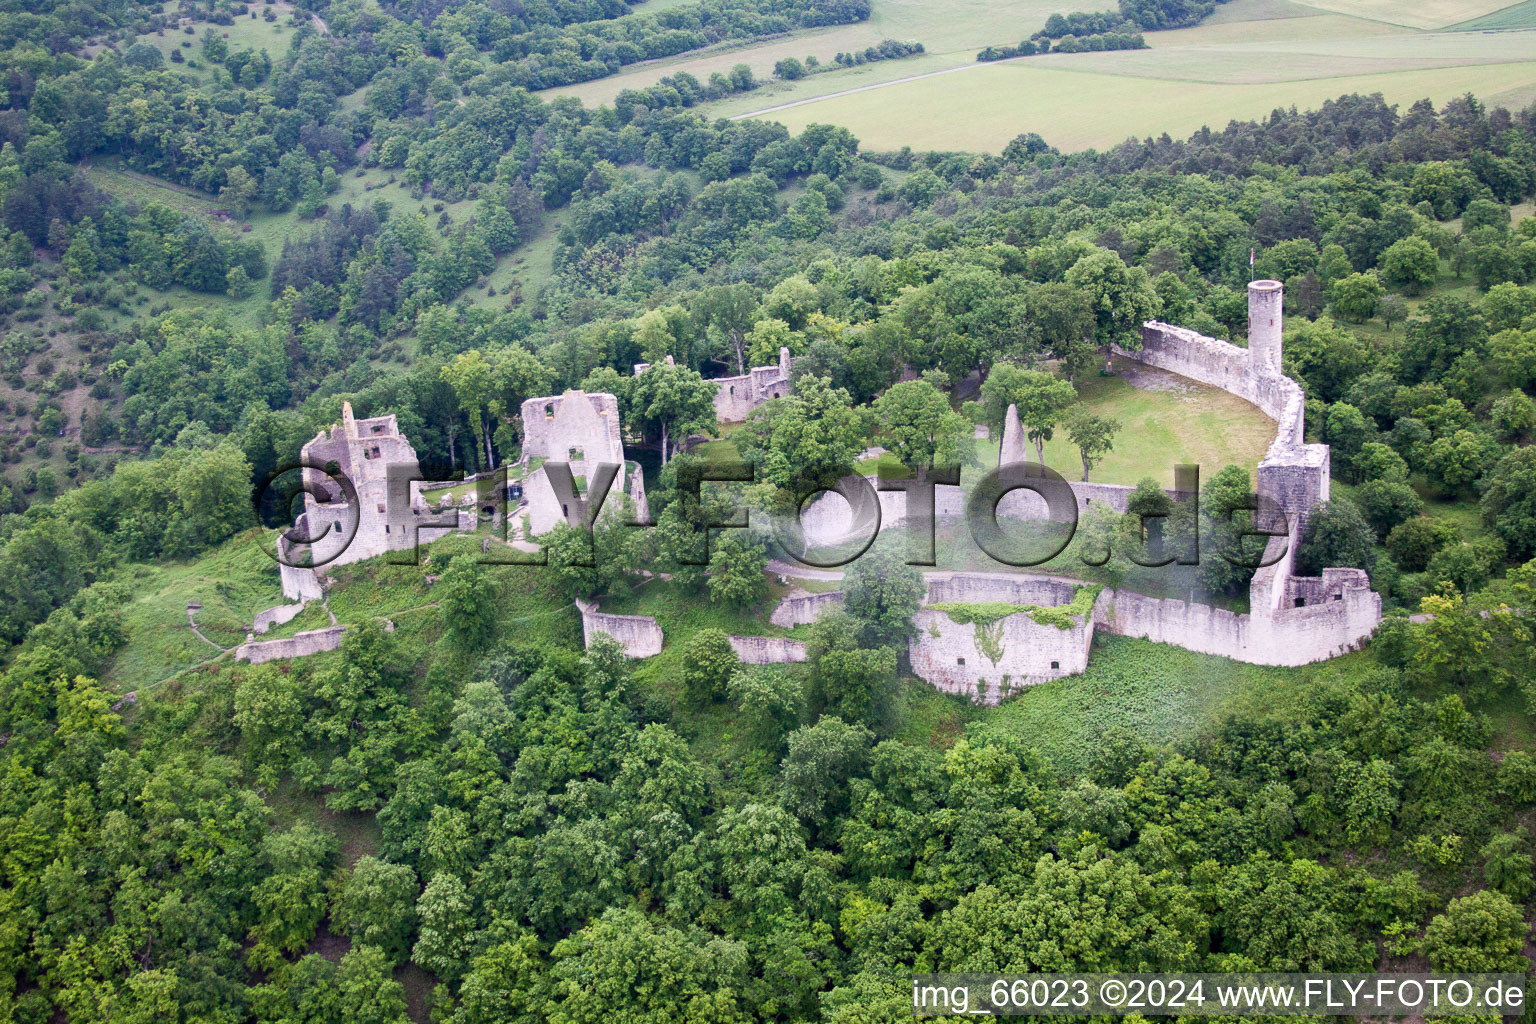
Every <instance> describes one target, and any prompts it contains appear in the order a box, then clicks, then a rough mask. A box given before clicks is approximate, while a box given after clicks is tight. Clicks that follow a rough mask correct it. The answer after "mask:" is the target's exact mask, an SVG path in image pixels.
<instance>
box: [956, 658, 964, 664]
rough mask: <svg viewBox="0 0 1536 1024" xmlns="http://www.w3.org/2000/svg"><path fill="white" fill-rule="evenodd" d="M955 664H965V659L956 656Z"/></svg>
mask: <svg viewBox="0 0 1536 1024" xmlns="http://www.w3.org/2000/svg"><path fill="white" fill-rule="evenodd" d="M955 664H956V665H964V664H965V659H964V658H956V659H955Z"/></svg>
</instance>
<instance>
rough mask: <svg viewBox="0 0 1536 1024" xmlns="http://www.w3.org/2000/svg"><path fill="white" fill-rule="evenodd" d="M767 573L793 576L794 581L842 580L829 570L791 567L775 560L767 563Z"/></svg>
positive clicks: (840, 576) (840, 574)
mask: <svg viewBox="0 0 1536 1024" xmlns="http://www.w3.org/2000/svg"><path fill="white" fill-rule="evenodd" d="M768 571H769V572H773V573H778V574H779V575H780V576H793V577H795V578H796V579H802V580H840V579H842V578H843V574H842V573H841V572H835V571H832V570H829V569H811V568H808V567H806V566H803V565H791V564H789V563H788V562H781V561H779V560H778V559H777V558H775V559H772V560H771V561H769V563H768Z"/></svg>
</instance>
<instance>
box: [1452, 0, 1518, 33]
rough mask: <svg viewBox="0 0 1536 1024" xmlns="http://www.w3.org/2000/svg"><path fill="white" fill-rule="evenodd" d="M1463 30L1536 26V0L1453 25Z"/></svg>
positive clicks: (1502, 29)
mask: <svg viewBox="0 0 1536 1024" xmlns="http://www.w3.org/2000/svg"><path fill="white" fill-rule="evenodd" d="M1451 27H1452V28H1454V29H1456V30H1458V31H1461V32H1502V31H1508V30H1510V29H1521V28H1536V0H1525V2H1524V3H1518V4H1515V5H1514V6H1513V7H1506V8H1504V9H1503V10H1501V11H1494V12H1493V13H1492V14H1485V15H1483V16H1482V17H1481V18H1473V19H1472V20H1471V21H1463V22H1461V23H1460V24H1457V25H1453V26H1451Z"/></svg>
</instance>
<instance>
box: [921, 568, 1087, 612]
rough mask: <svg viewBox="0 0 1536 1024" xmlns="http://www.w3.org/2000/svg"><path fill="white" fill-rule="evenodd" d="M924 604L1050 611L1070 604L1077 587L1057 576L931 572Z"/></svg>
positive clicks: (926, 576) (1074, 583) (924, 580)
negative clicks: (1026, 606)
mask: <svg viewBox="0 0 1536 1024" xmlns="http://www.w3.org/2000/svg"><path fill="white" fill-rule="evenodd" d="M923 582H925V583H927V584H928V596H927V599H926V601H925V602H924V603H925V604H946V603H949V602H959V603H962V604H987V603H991V602H997V603H1000V604H1033V605H1039V606H1040V607H1042V608H1050V607H1054V606H1056V605H1059V604H1071V603H1072V599H1073V598H1074V597H1076V596H1077V587H1078V584H1077V582H1076V581H1074V580H1066V579H1062V578H1060V577H1057V576H1031V575H1027V574H1024V573H1008V572H930V573H925V574H924V576H923Z"/></svg>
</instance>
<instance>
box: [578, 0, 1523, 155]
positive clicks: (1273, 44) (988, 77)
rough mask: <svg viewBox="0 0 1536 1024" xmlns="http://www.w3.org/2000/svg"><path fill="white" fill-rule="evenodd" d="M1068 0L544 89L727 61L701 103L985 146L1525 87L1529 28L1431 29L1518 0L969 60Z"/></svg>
mask: <svg viewBox="0 0 1536 1024" xmlns="http://www.w3.org/2000/svg"><path fill="white" fill-rule="evenodd" d="M1080 6H1081V5H1074V4H1070V3H1066V4H1051V3H1040V2H1035V0H1021V2H1010V3H1004V4H1001V5H987V4H983V3H977V2H973V0H967V2H962V3H954V4H944V5H938V4H931V3H926V4H925V3H922V2H920V0H875V5H874V13H873V14H872V16H871V18H870V20H869V21H867V22H864V23H862V24H858V25H847V26H839V27H836V28H828V29H815V30H808V31H804V32H796V33H792V34H790V35H788V36H783V37H779V38H776V39H771V40H765V41H762V42H759V43H756V44H753V45H747V46H729V47H719V48H714V49H711V50H708V51H703V52H697V53H694V54H691V55H683V56H680V57H676V58H670V59H666V60H660V61H651V62H647V63H644V64H637V65H633V66H631V67H629V68H627V69H626V70H625V71H624V72H623V73H621V74H618V75H614V76H611V77H609V78H604V79H600V80H598V81H594V82H585V83H582V84H579V85H574V86H569V87H565V88H561V89H556V90H552V93H555V94H560V95H570V96H576V97H579V98H580V99H581V100H582V101H583V102H586V103H588V104H595V103H605V102H610V101H611V100H612V99H613V98H614V96H616V95H617V94H618V93H619V92H620V91H621V90H622V89H626V88H636V87H643V86H647V85H651V84H654V83H655V82H656V81H657V80H658V79H660V78H662V77H664V76H666V75H670V74H673V73H675V72H677V71H687V72H689V73H690V74H693V75H696V76H697V77H699V78H700V79H705V78H708V76H709V75H710V74H711V73H712V72H715V71H724V70H727V69H729V68H730V67H731V66H732V65H733V64H736V63H743V62H744V63H746V64H748V65H749V66H750V67H751V68H752V70H753V72H754V74H756V75H757V76H758V78H759V79H760V80H763V81H764V84H763V86H762V87H761V88H759V89H756V90H754V91H752V92H749V93H745V94H740V95H736V96H732V97H728V98H726V99H723V100H721V101H718V102H716V103H714V104H710V105H708V107H707V113H709V114H710V115H714V116H723V117H743V116H758V117H764V118H767V119H772V120H776V121H780V122H782V123H784V124H785V125H787V126H788V127H789V128H790V130H791V131H799V130H800V129H802V128H804V127H805V126H806V125H808V124H814V123H831V124H841V125H846V126H847V127H848V128H850V129H851V130H852V131H853V132H854V133H855V134H856V135H858V136H859V138H860V139H861V140H862V141H863V143H864V145H865V147H866V148H868V149H871V150H892V149H899V148H900V147H901V146H905V145H910V146H911V147H912V148H913V149H916V150H923V149H930V148H934V149H957V150H987V151H993V152H995V151H997V150H1000V149H1001V148H1002V147H1003V146H1004V145H1005V144H1006V143H1007V142H1008V141H1009V140H1010V139H1012V138H1013V137H1014V136H1015V135H1017V134H1019V133H1021V132H1026V131H1035V132H1039V133H1040V134H1041V135H1042V136H1044V137H1045V139H1046V141H1048V142H1050V143H1051V144H1052V145H1055V146H1058V147H1060V148H1062V149H1064V150H1073V149H1080V148H1084V147H1096V148H1103V147H1107V146H1112V145H1115V144H1117V143H1119V142H1122V141H1124V140H1125V139H1127V138H1130V137H1136V138H1145V137H1147V136H1155V135H1158V134H1160V133H1162V132H1165V131H1166V132H1168V133H1169V134H1171V135H1174V136H1176V137H1178V136H1184V135H1188V134H1190V133H1192V132H1195V131H1198V130H1199V129H1200V128H1201V127H1202V126H1206V125H1209V126H1212V127H1221V126H1223V125H1225V124H1226V122H1227V121H1229V120H1232V119H1252V118H1262V117H1264V116H1266V115H1267V114H1268V113H1269V112H1270V111H1271V110H1273V109H1275V108H1276V107H1289V106H1292V105H1294V106H1297V107H1302V108H1306V107H1316V106H1318V105H1320V104H1321V103H1322V102H1324V101H1325V100H1328V99H1333V98H1335V97H1337V96H1339V95H1342V94H1344V93H1350V92H1360V93H1367V94H1368V93H1373V92H1380V93H1382V94H1383V95H1384V96H1385V97H1386V98H1387V100H1388V102H1391V103H1397V104H1400V105H1407V104H1409V103H1412V102H1413V101H1415V100H1418V99H1421V98H1424V97H1428V98H1430V99H1432V100H1434V101H1435V102H1436V103H1443V102H1445V101H1446V100H1448V99H1450V98H1452V97H1454V96H1457V95H1461V94H1463V93H1466V92H1473V93H1475V94H1477V95H1478V97H1479V98H1481V99H1483V100H1485V101H1486V102H1489V103H1490V104H1502V105H1504V106H1508V107H1511V108H1512V109H1518V108H1520V107H1523V106H1525V105H1526V104H1527V103H1529V102H1531V101H1532V100H1536V31H1507V32H1498V33H1490V32H1482V31H1446V30H1448V29H1453V28H1454V29H1456V30H1477V29H1495V28H1497V29H1511V30H1519V29H1536V0H1527V2H1525V3H1522V4H1517V5H1515V6H1513V7H1507V6H1506V7H1503V8H1502V9H1500V8H1501V4H1500V0H1429V2H1427V3H1413V4H1410V3H1406V2H1404V0H1315V2H1313V3H1310V4H1302V3H1297V2H1294V0H1232V2H1231V3H1228V4H1225V5H1223V6H1221V7H1218V8H1217V11H1216V13H1215V14H1214V15H1212V16H1211V17H1210V18H1209V19H1208V20H1207V21H1206V22H1205V23H1203V24H1201V25H1199V26H1196V27H1194V28H1189V29H1180V30H1176V31H1170V32H1157V33H1148V34H1147V41H1148V43H1149V44H1150V46H1151V49H1149V50H1141V51H1120V52H1115V53H1080V54H1051V55H1048V56H1045V57H1032V58H1023V59H1020V60H1014V61H1005V62H1001V63H997V64H990V65H978V64H976V63H975V55H976V51H978V50H980V49H981V48H982V47H984V46H987V45H991V44H999V43H1012V42H1017V41H1018V40H1019V39H1022V38H1025V37H1027V36H1028V35H1029V34H1030V33H1031V32H1032V31H1034V30H1035V29H1037V28H1038V27H1039V26H1040V25H1041V24H1043V23H1044V19H1045V17H1046V16H1047V15H1048V14H1049V13H1050V12H1051V11H1053V10H1057V9H1062V10H1065V9H1069V8H1070V9H1075V8H1076V7H1080ZM1090 6H1091V5H1090ZM882 38H894V39H910V40H916V41H918V42H921V43H923V45H924V46H925V47H927V51H928V52H926V53H925V54H923V55H922V56H919V57H914V58H908V59H905V60H895V61H882V62H879V63H875V64H866V65H863V66H860V67H856V68H851V69H843V70H835V71H830V72H826V73H822V74H816V75H812V76H810V77H807V78H804V79H801V80H799V81H796V82H782V81H778V80H774V79H771V78H770V77H769V76H770V75H771V73H772V68H773V65H774V63H775V62H776V61H778V60H779V59H781V58H784V57H790V56H793V57H799V58H802V59H803V58H804V57H806V56H807V55H814V56H816V57H817V58H818V59H820V60H821V61H822V62H823V63H826V62H828V61H830V59H831V58H832V56H833V55H834V54H835V53H837V52H838V51H840V50H850V49H858V48H862V47H864V46H868V45H869V44H870V43H872V42H874V41H876V40H878V39H882Z"/></svg>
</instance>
